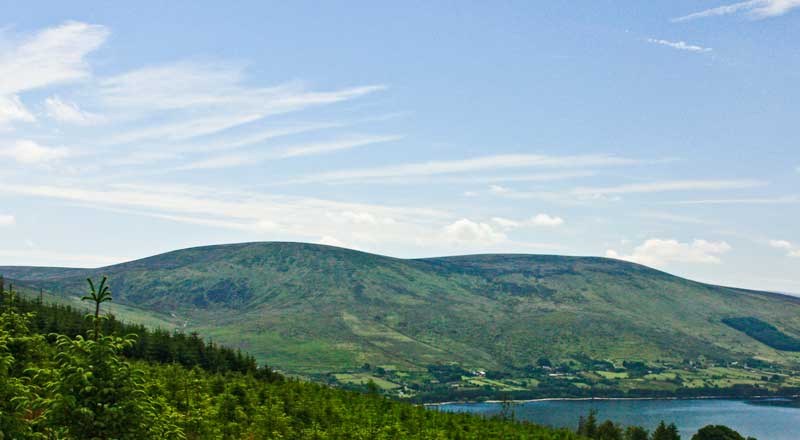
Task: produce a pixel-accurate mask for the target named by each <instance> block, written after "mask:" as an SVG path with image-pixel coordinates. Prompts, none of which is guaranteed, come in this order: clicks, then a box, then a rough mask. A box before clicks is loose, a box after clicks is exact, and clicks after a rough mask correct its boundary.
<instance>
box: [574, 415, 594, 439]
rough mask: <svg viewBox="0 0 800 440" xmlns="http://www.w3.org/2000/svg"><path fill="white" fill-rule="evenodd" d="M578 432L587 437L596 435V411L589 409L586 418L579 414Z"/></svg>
mask: <svg viewBox="0 0 800 440" xmlns="http://www.w3.org/2000/svg"><path fill="white" fill-rule="evenodd" d="M578 434H579V435H582V436H584V437H589V438H596V437H597V411H595V410H591V411H589V415H588V416H587V417H586V418H584V417H583V416H581V418H580V420H579V421H578Z"/></svg>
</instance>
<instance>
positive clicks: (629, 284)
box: [0, 242, 800, 374]
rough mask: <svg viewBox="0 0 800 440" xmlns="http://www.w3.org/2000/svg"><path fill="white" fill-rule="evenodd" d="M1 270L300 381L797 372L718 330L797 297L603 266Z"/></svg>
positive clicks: (252, 246)
mask: <svg viewBox="0 0 800 440" xmlns="http://www.w3.org/2000/svg"><path fill="white" fill-rule="evenodd" d="M0 273H2V274H4V275H6V276H7V277H8V278H9V279H17V280H18V282H22V283H24V284H25V285H29V286H30V287H33V288H42V289H44V290H45V291H46V292H47V293H48V294H49V295H52V296H54V297H61V298H67V299H70V298H74V297H76V296H78V295H80V294H82V292H83V289H84V283H85V278H86V277H98V276H102V275H108V276H109V278H110V283H111V286H112V291H113V292H114V294H115V303H119V307H122V308H125V307H127V309H124V310H123V309H120V310H122V312H124V313H127V312H131V316H132V320H134V321H135V320H136V319H137V314H138V313H141V314H142V315H143V316H146V317H147V318H148V319H153V320H157V321H158V322H166V323H170V324H171V325H172V326H174V327H175V328H179V329H181V330H184V331H197V332H198V333H200V334H201V335H203V336H206V337H210V338H212V339H214V340H215V341H218V342H221V343H224V344H226V345H229V346H233V347H237V348H242V349H244V350H247V351H249V352H251V353H253V354H254V355H255V356H256V358H258V359H259V360H263V361H268V362H269V363H270V365H276V366H277V367H279V368H281V369H284V370H286V371H290V372H298V373H314V374H316V373H325V372H335V371H343V370H352V369H354V368H358V367H359V366H360V365H362V364H365V363H366V364H374V365H383V366H387V367H391V368H397V369H408V370H424V369H425V368H426V366H427V365H431V364H447V363H451V362H454V363H457V364H459V365H463V366H465V367H468V368H484V369H493V370H503V371H513V370H519V369H523V368H525V367H526V366H528V365H533V364H535V363H536V361H537V359H539V358H542V357H546V358H553V359H558V360H561V361H564V362H568V361H570V360H574V359H582V358H585V357H588V358H591V359H599V360H608V361H611V362H617V361H619V362H621V361H623V360H626V359H637V360H643V361H647V362H656V361H667V360H668V361H670V362H678V361H682V360H684V359H699V358H710V359H715V360H717V361H718V362H733V361H737V360H742V359H746V358H751V357H755V358H760V359H765V360H768V361H769V362H775V363H778V364H782V365H789V364H791V365H794V364H797V363H798V362H799V361H800V357H798V356H797V355H795V354H791V353H784V352H781V351H779V350H775V349H773V348H771V347H768V346H765V345H764V344H762V343H760V342H758V341H755V340H753V339H752V338H749V337H747V336H746V335H744V334H741V333H740V332H736V331H735V330H734V329H731V328H730V327H728V326H725V325H724V324H722V323H721V320H722V319H724V318H735V317H749V316H753V317H755V318H758V319H761V320H764V321H765V322H769V323H771V324H772V325H775V326H776V327H777V328H779V329H781V331H784V332H786V333H787V334H788V335H790V336H793V337H800V305H799V304H800V299H798V298H794V297H791V296H786V295H782V294H776V293H772V292H761V291H753V290H747V289H739V288H729V287H722V286H714V285H711V284H705V283H700V282H696V281H691V280H687V279H684V278H680V277H677V276H675V275H671V274H669V273H667V272H663V271H660V270H656V269H652V268H649V267H647V266H643V265H639V264H635V263H630V262H627V261H622V260H615V259H609V258H604V257H579V256H560V255H533V254H473V255H459V256H445V257H428V258H414V259H401V258H395V257H388V256H383V255H378V254H372V253H367V252H362V251H357V250H352V249H346V248H339V247H334V246H326V245H317V244H309V243H298V242H246V243H236V244H229V245H209V246H199V247H193V248H187V249H181V250H176V251H171V252H166V253H163V254H158V255H154V256H151V257H147V258H143V259H139V260H134V261H130V262H124V263H120V264H116V265H111V266H106V267H101V268H94V269H78V268H41V267H38V268H37V267H24V266H15V267H12V266H4V267H0ZM734 298H735V299H736V301H732V299H734ZM116 312H117V311H116V310H115V313H116ZM122 312H121V313H122ZM124 313H123V316H122V317H123V318H125V316H124Z"/></svg>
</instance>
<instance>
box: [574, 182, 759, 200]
mask: <svg viewBox="0 0 800 440" xmlns="http://www.w3.org/2000/svg"><path fill="white" fill-rule="evenodd" d="M766 184H767V182H764V181H761V180H754V179H741V180H673V181H665V182H649V183H634V184H630V185H619V186H609V187H598V188H576V189H574V190H573V191H572V193H573V194H575V195H580V196H592V195H609V194H636V193H657V192H666V191H719V190H731V189H746V188H756V187H760V186H764V185H766Z"/></svg>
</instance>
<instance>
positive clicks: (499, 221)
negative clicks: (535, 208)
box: [492, 214, 564, 230]
mask: <svg viewBox="0 0 800 440" xmlns="http://www.w3.org/2000/svg"><path fill="white" fill-rule="evenodd" d="M492 222H493V223H495V224H496V225H498V226H499V227H501V228H503V229H506V230H511V229H517V228H524V227H529V226H534V227H541V226H543V227H556V226H562V225H563V224H564V219H562V218H561V217H557V216H554V215H549V214H536V215H535V216H533V217H531V218H529V219H525V220H511V219H507V218H503V217H493V218H492Z"/></svg>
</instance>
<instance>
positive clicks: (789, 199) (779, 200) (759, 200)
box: [665, 196, 800, 205]
mask: <svg viewBox="0 0 800 440" xmlns="http://www.w3.org/2000/svg"><path fill="white" fill-rule="evenodd" d="M665 203H666V204H669V205H793V204H796V203H800V197H798V196H781V197H743V198H733V199H701V200H682V201H678V202H665Z"/></svg>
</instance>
